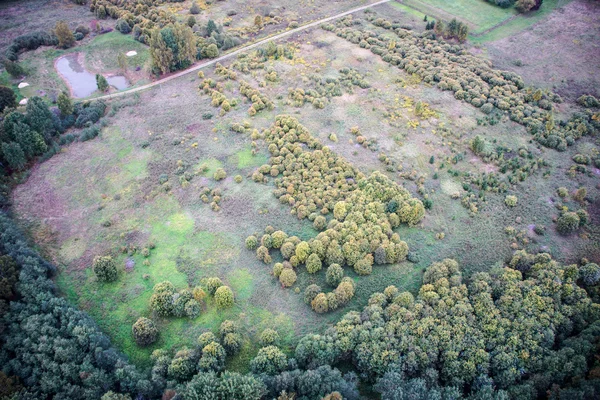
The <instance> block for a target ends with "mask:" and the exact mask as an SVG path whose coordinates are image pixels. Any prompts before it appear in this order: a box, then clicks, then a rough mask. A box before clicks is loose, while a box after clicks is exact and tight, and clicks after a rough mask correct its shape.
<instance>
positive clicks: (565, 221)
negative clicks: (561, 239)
mask: <svg viewBox="0 0 600 400" xmlns="http://www.w3.org/2000/svg"><path fill="white" fill-rule="evenodd" d="M579 223H580V219H579V215H577V213H574V212H566V213H564V214H563V215H561V216H560V217H559V218H558V220H557V221H556V230H557V231H558V232H559V233H561V234H563V235H568V234H569V233H571V232H574V231H576V230H577V229H578V228H579Z"/></svg>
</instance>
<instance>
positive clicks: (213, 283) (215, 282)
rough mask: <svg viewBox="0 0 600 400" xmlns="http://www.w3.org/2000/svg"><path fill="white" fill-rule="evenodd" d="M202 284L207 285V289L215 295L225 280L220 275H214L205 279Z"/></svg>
mask: <svg viewBox="0 0 600 400" xmlns="http://www.w3.org/2000/svg"><path fill="white" fill-rule="evenodd" d="M202 284H203V285H204V287H206V291H207V292H208V294H210V295H211V296H214V295H215V292H216V291H217V289H218V288H220V287H221V286H223V281H222V280H221V279H220V278H218V277H212V278H207V279H206V280H204V281H203V282H202Z"/></svg>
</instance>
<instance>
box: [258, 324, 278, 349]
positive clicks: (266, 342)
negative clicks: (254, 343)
mask: <svg viewBox="0 0 600 400" xmlns="http://www.w3.org/2000/svg"><path fill="white" fill-rule="evenodd" d="M259 340H260V343H261V344H262V345H263V346H270V345H277V343H279V333H277V331H276V330H275V329H271V328H267V329H265V330H264V331H262V333H261V334H260V339H259Z"/></svg>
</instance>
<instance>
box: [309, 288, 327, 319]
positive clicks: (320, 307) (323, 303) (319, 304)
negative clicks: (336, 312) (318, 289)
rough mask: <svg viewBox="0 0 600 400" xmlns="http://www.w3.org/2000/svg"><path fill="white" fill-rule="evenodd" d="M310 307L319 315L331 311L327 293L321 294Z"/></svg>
mask: <svg viewBox="0 0 600 400" xmlns="http://www.w3.org/2000/svg"><path fill="white" fill-rule="evenodd" d="M310 306H311V307H312V309H313V310H314V311H315V312H317V313H319V314H322V313H326V312H327V311H329V305H328V304H327V295H326V294H325V293H319V294H318V295H316V296H315V298H314V299H313V300H312V301H311V303H310Z"/></svg>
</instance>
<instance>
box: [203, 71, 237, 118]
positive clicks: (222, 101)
mask: <svg viewBox="0 0 600 400" xmlns="http://www.w3.org/2000/svg"><path fill="white" fill-rule="evenodd" d="M199 87H200V88H201V89H202V90H203V91H204V93H205V94H208V95H210V97H211V99H212V102H211V104H212V106H213V107H221V115H224V114H225V113H227V112H229V111H230V110H231V107H235V106H237V100H236V99H231V100H228V99H227V96H225V95H224V94H223V91H224V88H223V85H222V83H221V82H216V81H215V80H214V79H210V78H209V79H205V80H203V81H202V82H201V83H200V86H199Z"/></svg>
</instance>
